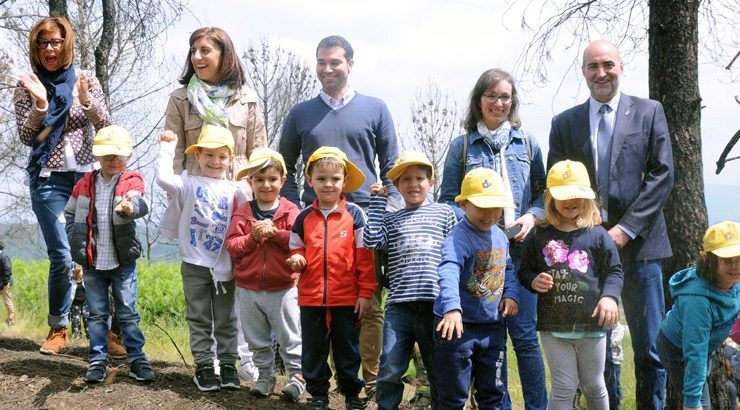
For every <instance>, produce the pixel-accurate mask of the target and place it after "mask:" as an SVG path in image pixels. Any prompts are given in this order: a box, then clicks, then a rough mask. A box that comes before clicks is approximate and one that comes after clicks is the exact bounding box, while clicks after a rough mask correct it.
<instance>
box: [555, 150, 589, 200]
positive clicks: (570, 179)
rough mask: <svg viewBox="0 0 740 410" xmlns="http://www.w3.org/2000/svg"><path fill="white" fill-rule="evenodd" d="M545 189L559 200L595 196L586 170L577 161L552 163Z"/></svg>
mask: <svg viewBox="0 0 740 410" xmlns="http://www.w3.org/2000/svg"><path fill="white" fill-rule="evenodd" d="M547 189H548V191H550V195H552V197H553V198H555V199H557V200H559V201H567V200H568V199H576V198H585V199H594V198H596V194H594V190H593V189H591V181H590V180H589V178H588V171H586V167H585V166H584V165H583V164H582V163H580V162H578V161H571V160H565V161H560V162H558V163H556V164H555V165H553V166H552V168H550V172H548V173H547Z"/></svg>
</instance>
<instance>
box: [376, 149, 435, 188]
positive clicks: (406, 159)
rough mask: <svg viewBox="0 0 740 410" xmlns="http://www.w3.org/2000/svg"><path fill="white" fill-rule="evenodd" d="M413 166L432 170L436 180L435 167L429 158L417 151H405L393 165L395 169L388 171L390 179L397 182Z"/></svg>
mask: <svg viewBox="0 0 740 410" xmlns="http://www.w3.org/2000/svg"><path fill="white" fill-rule="evenodd" d="M412 165H426V166H428V167H431V168H432V178H434V165H432V162H431V161H429V159H427V156H426V155H424V154H422V153H421V152H416V151H403V152H402V153H401V154H400V155H399V156H398V159H397V160H396V162H395V163H394V164H393V168H391V169H390V170H389V171H388V174H387V175H388V179H390V180H391V181H395V180H396V179H398V178H399V177H400V176H401V174H403V171H405V170H406V168H408V167H410V166H412Z"/></svg>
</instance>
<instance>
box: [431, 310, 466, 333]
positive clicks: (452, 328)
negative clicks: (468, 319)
mask: <svg viewBox="0 0 740 410" xmlns="http://www.w3.org/2000/svg"><path fill="white" fill-rule="evenodd" d="M437 331H438V332H442V335H441V336H442V339H447V340H452V335H453V334H454V335H456V336H457V338H458V339H459V338H461V337H462V334H463V323H462V313H460V311H459V310H457V309H455V310H451V311H449V312H447V313H445V315H444V316H443V317H442V320H441V321H440V322H439V324H438V325H437Z"/></svg>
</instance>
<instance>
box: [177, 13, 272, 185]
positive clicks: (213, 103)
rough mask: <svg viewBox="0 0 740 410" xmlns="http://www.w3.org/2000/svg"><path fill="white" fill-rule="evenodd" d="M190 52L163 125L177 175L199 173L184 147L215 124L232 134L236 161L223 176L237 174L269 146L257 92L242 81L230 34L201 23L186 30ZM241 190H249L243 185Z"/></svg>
mask: <svg viewBox="0 0 740 410" xmlns="http://www.w3.org/2000/svg"><path fill="white" fill-rule="evenodd" d="M189 46H190V48H189V50H188V56H187V59H186V61H185V68H184V70H183V73H182V75H181V76H180V79H179V82H180V84H182V85H183V87H181V88H179V89H177V90H175V91H174V92H173V93H172V94H171V95H170V101H169V104H168V105H167V112H166V116H165V129H168V130H171V131H173V132H174V133H175V134H176V135H177V137H178V139H177V147H176V149H175V161H174V167H175V174H180V172H182V171H183V170H187V171H188V174H189V175H200V170H199V168H198V162H197V161H196V160H195V156H194V154H185V149H186V148H187V147H189V146H190V145H192V144H195V143H196V142H197V141H198V136H199V135H200V129H201V128H202V127H203V125H205V124H211V125H219V126H222V127H226V128H228V129H229V130H231V133H232V134H233V135H234V161H233V162H232V165H231V167H230V170H229V172H227V174H226V177H227V178H229V179H235V177H236V174H238V173H239V171H241V170H242V169H244V167H245V166H246V165H247V160H248V158H249V154H251V153H252V150H254V149H255V148H259V147H264V146H266V145H267V134H266V131H265V123H264V121H263V118H262V113H261V112H260V109H259V106H258V105H257V93H255V92H254V91H253V90H252V89H250V88H249V87H247V85H246V82H247V80H246V75H245V72H244V68H243V67H242V65H241V63H240V62H239V57H238V56H237V54H236V50H235V49H234V44H233V43H232V41H231V38H230V37H229V35H228V34H226V32H225V31H223V30H222V29H220V28H218V27H203V28H199V29H198V30H195V31H194V32H193V34H191V35H190V42H189ZM240 187H241V188H242V189H246V190H249V192H251V190H250V189H249V186H248V185H247V184H243V185H240Z"/></svg>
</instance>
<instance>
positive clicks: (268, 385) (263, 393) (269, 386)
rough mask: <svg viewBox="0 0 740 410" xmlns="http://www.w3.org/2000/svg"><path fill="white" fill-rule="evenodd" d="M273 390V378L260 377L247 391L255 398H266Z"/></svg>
mask: <svg viewBox="0 0 740 410" xmlns="http://www.w3.org/2000/svg"><path fill="white" fill-rule="evenodd" d="M274 389H275V377H264V376H263V377H260V378H259V379H257V381H256V382H255V383H254V386H252V388H251V389H250V390H249V391H250V393H252V395H254V396H257V397H267V396H269V395H270V394H272V391H273V390H274Z"/></svg>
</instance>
